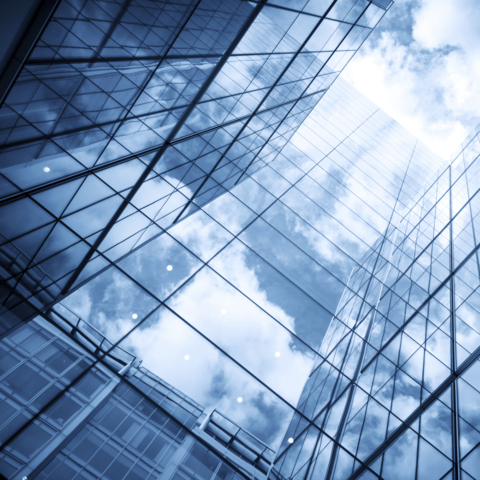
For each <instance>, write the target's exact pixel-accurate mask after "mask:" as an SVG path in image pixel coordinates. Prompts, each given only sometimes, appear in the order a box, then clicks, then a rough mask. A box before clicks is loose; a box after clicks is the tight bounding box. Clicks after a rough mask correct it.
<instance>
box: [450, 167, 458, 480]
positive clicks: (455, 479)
mask: <svg viewBox="0 0 480 480" xmlns="http://www.w3.org/2000/svg"><path fill="white" fill-rule="evenodd" d="M448 178H449V194H448V195H449V198H448V200H449V220H450V227H449V232H450V275H451V277H450V322H451V323H450V336H451V340H450V345H451V347H450V365H451V369H452V373H453V374H455V371H456V368H457V345H456V341H455V338H456V328H455V280H454V277H453V269H454V251H453V222H452V217H453V208H452V201H453V198H452V166H451V165H450V166H449V168H448ZM451 395H452V409H453V413H452V436H453V438H452V460H453V480H460V455H459V453H460V448H459V440H458V432H459V422H458V392H457V381H456V380H455V381H454V382H453V383H452V393H451Z"/></svg>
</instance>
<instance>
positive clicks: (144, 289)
mask: <svg viewBox="0 0 480 480" xmlns="http://www.w3.org/2000/svg"><path fill="white" fill-rule="evenodd" d="M312 168H313V167H312ZM305 175H306V174H305ZM267 208H269V207H267ZM262 213H263V212H262ZM260 215H261V214H260ZM260 215H258V216H260ZM255 220H256V218H255V219H254V220H253V221H255ZM253 221H252V222H253ZM252 222H250V224H251V223H252ZM250 224H248V225H247V226H246V227H245V228H244V230H245V229H246V228H248V226H249V225H250ZM242 231H243V230H242ZM240 233H241V232H239V233H238V234H237V236H238V235H240ZM157 237H158V236H157ZM157 237H153V238H152V239H151V240H149V241H152V240H153V239H154V238H157ZM234 238H236V237H234ZM232 241H233V239H232ZM229 244H230V242H229ZM229 244H227V245H226V246H225V247H224V248H226V247H227V246H228V245H229ZM187 250H188V249H187ZM222 250H223V249H222ZM222 250H220V251H222ZM220 251H219V252H218V253H217V255H218V254H219V253H220ZM190 253H192V254H193V252H190ZM193 255H194V254H193ZM118 261H120V259H119V260H118ZM202 263H204V262H202ZM204 266H205V263H204ZM204 266H203V267H201V268H204ZM107 268H108V267H107ZM201 268H200V269H201ZM209 268H210V267H209ZM200 269H199V270H198V271H200ZM104 270H105V269H104ZM121 271H122V273H123V274H125V275H126V276H127V277H128V278H129V279H130V280H131V281H133V282H134V283H135V284H136V285H137V286H138V287H140V288H141V289H142V290H143V291H145V292H146V293H148V295H149V296H152V294H151V293H150V292H149V291H148V290H147V289H146V288H145V287H144V286H143V285H141V284H139V283H137V282H136V281H135V280H134V279H133V278H131V277H130V276H129V275H128V273H126V272H125V271H124V270H121ZM198 271H197V272H196V273H198ZM277 271H278V270H277ZM99 273H100V272H99ZM97 275H98V274H97ZM217 275H218V273H217ZM191 278H192V277H190V278H189V279H187V280H186V281H185V282H184V283H183V284H182V285H180V286H179V287H178V288H177V289H176V290H175V291H174V292H172V293H171V294H170V295H169V297H168V298H170V297H171V296H173V295H174V294H175V293H176V292H177V291H178V290H179V289H180V288H181V287H182V286H183V285H184V284H185V283H186V282H188V281H189V280H190V279H191ZM221 278H223V277H221ZM227 282H228V281H227ZM228 283H230V282H228ZM77 288H79V286H77V287H76V288H75V289H77ZM234 288H235V287H234ZM298 288H299V287H298ZM168 298H167V299H165V300H164V301H163V302H161V301H160V305H162V304H163V305H164V306H165V307H166V308H167V309H169V310H171V309H170V308H169V307H168V306H167V305H165V303H164V302H166V301H167V300H168ZM247 298H248V297H247ZM157 300H158V299H157ZM250 301H251V300H250ZM315 302H316V301H315ZM316 303H318V302H316ZM158 308H159V307H157V309H158ZM157 309H155V310H154V311H156V310H157ZM171 311H172V312H173V313H174V314H175V315H176V316H177V317H178V318H180V319H181V320H182V321H184V322H185V323H186V324H187V325H188V326H190V327H191V328H192V329H194V330H195V331H197V333H199V334H200V335H201V336H202V337H204V338H205V339H206V340H207V341H208V342H209V343H211V344H213V345H214V346H215V347H216V348H217V349H219V350H220V351H221V352H222V353H224V354H225V355H226V356H227V357H228V358H230V359H231V360H232V361H234V362H235V363H236V364H237V365H240V367H241V368H242V369H244V370H246V371H247V373H248V374H249V375H251V376H252V377H253V378H255V379H256V380H257V381H259V382H260V383H262V385H264V384H263V382H261V381H260V380H259V379H257V378H256V377H255V376H254V375H253V374H251V373H250V372H249V371H248V370H247V369H246V368H245V367H243V366H242V365H241V364H239V363H238V362H236V361H235V360H234V359H232V358H231V357H230V356H229V355H228V354H227V353H226V352H224V351H223V350H222V349H221V348H219V347H218V346H217V345H216V344H215V343H213V342H212V341H211V340H210V339H208V337H205V336H204V335H203V334H202V333H201V332H199V331H198V330H196V328H195V327H193V326H192V325H191V324H190V323H189V322H187V321H186V320H184V319H183V318H182V317H180V316H179V315H178V314H177V313H175V312H174V311H173V310H171ZM152 313H153V312H151V313H150V314H149V315H148V316H147V317H146V318H145V319H143V320H142V322H140V323H138V324H137V325H136V326H135V327H134V328H133V329H136V328H138V326H139V325H140V324H142V323H143V322H144V321H146V319H147V318H149V317H150V315H152ZM284 328H285V327H284ZM133 329H132V330H131V331H133ZM131 331H130V332H131ZM130 332H129V333H130ZM289 333H292V332H289ZM127 335H128V334H127ZM293 335H294V334H293ZM125 336H126V335H125ZM294 336H296V335H294ZM297 338H298V337H297ZM122 340H123V338H122V339H120V340H119V341H118V342H117V343H116V345H117V344H119V343H120V342H121V341H122ZM299 340H300V341H301V342H302V343H304V342H303V340H301V339H299ZM112 348H113V347H112ZM309 348H310V347H309ZM317 355H318V354H317ZM334 368H335V367H334ZM264 386H265V387H266V388H267V389H269V390H270V391H272V393H273V394H274V395H276V396H278V394H276V393H275V392H274V391H273V390H271V389H270V388H269V387H268V386H266V385H264ZM278 397H279V396H278ZM279 398H280V399H281V400H282V401H283V402H285V400H283V398H282V397H279ZM285 403H286V402H285ZM287 405H288V403H287ZM289 406H290V407H292V406H291V405H289ZM292 408H293V409H294V410H296V409H295V408H294V407H292Z"/></svg>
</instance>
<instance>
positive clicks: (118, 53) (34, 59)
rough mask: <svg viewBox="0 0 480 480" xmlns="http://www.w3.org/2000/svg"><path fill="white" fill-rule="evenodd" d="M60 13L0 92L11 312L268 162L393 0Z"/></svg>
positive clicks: (4, 272) (0, 240)
mask: <svg viewBox="0 0 480 480" xmlns="http://www.w3.org/2000/svg"><path fill="white" fill-rule="evenodd" d="M51 3H52V5H55V8H54V9H53V10H52V12H51V16H50V18H49V20H48V22H47V23H46V26H45V28H44V29H43V31H42V32H41V34H40V35H39V38H38V40H37V41H36V43H34V44H33V45H30V47H31V51H30V54H29V55H28V57H27V58H26V59H25V60H24V61H23V63H22V65H21V69H19V72H18V75H17V77H16V79H15V81H14V82H13V83H12V85H11V86H10V88H9V89H8V90H6V91H2V92H0V93H1V96H2V99H1V100H2V104H1V108H0V118H1V123H0V125H1V127H0V129H1V130H0V131H1V134H0V142H1V149H0V229H1V236H0V255H1V257H0V262H1V263H0V265H1V270H0V271H1V280H2V283H3V284H4V287H3V288H4V292H5V293H4V296H5V300H3V303H4V305H5V306H6V308H7V309H9V310H12V308H14V306H16V305H18V299H17V297H15V293H17V294H19V295H20V296H21V297H22V298H24V299H28V301H29V307H34V308H39V309H43V308H44V307H45V306H47V305H51V304H52V303H54V302H55V301H56V300H57V299H59V298H60V297H61V296H63V295H65V294H66V293H68V291H70V289H71V288H72V287H74V286H76V285H78V284H80V283H81V282H83V281H85V280H86V279H88V278H90V277H91V276H92V275H93V274H95V273H97V272H99V271H100V270H102V269H104V268H106V267H108V266H109V265H111V263H112V262H115V261H116V260H118V259H119V258H121V257H122V256H124V255H125V254H127V253H128V252H130V251H131V250H132V249H133V248H135V247H137V246H139V245H140V244H142V243H144V242H146V241H147V240H148V239H150V238H152V237H154V236H156V235H159V234H161V233H162V232H164V231H165V229H167V228H168V227H170V226H171V225H172V224H175V223H176V222H178V221H179V220H180V219H182V218H184V217H186V216H188V215H189V214H191V213H192V212H194V211H196V210H198V209H199V208H200V207H201V206H202V205H204V204H206V203H208V202H209V201H211V200H212V199H213V198H215V197H217V196H219V195H221V194H223V193H224V192H226V191H228V190H229V189H231V188H232V187H233V185H235V184H237V183H239V182H241V181H243V180H244V178H245V177H244V173H245V170H246V169H247V168H248V167H250V166H252V165H256V166H257V168H258V167H260V166H261V165H263V164H264V163H268V162H270V161H272V160H273V159H274V158H275V157H276V155H277V154H278V152H279V150H280V149H281V148H282V147H283V146H284V145H285V144H286V143H287V141H288V140H289V138H290V137H291V136H292V134H293V133H294V132H295V130H296V129H297V128H298V126H299V125H300V124H301V122H302V121H303V120H304V118H305V117H306V116H307V115H308V114H309V113H310V112H311V110H312V108H313V107H314V106H315V105H316V103H317V102H318V101H319V99H320V98H321V97H322V96H323V94H324V93H325V91H326V89H327V88H328V87H329V85H330V84H331V83H332V82H333V80H334V79H335V78H336V76H337V75H338V73H339V72H340V71H341V70H342V68H343V67H344V66H345V64H346V63H347V62H348V60H349V59H350V58H351V57H352V55H353V54H354V52H355V51H356V50H357V49H358V47H359V46H360V45H361V43H362V42H363V41H364V40H365V38H366V37H367V36H368V34H369V33H370V32H371V30H372V28H373V27H374V26H375V25H376V23H377V22H378V21H379V20H380V18H381V17H382V16H383V14H384V13H385V9H386V8H387V6H388V3H390V2H382V1H376V2H374V3H371V2H370V1H369V0H329V1H317V0H311V1H302V2H295V3H294V4H291V3H290V2H284V1H280V0H279V1H272V2H266V1H262V2H255V1H249V2H247V1H242V0H218V1H217V0H215V1H214V0H195V1H193V0H185V1H180V0H178V1H175V0H172V1H160V0H156V1H148V2H143V1H137V0H117V1H108V2H102V1H97V0H79V1H73V0H61V1H59V2H57V3H55V2H51ZM29 307H24V308H23V310H28V308H29ZM16 316H20V317H24V313H22V312H20V308H19V307H17V313H15V314H13V315H12V316H11V318H10V319H9V321H10V322H15V317H16Z"/></svg>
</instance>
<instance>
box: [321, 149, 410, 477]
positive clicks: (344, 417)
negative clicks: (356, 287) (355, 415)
mask: <svg viewBox="0 0 480 480" xmlns="http://www.w3.org/2000/svg"><path fill="white" fill-rule="evenodd" d="M416 145H417V144H416V143H415V146H414V147H413V151H412V154H411V156H410V160H409V163H408V165H407V168H406V170H405V174H404V177H403V180H402V185H401V186H400V189H399V192H398V195H397V201H398V198H399V197H400V194H401V192H402V186H403V182H405V178H406V176H407V171H408V168H409V166H410V163H411V161H412V158H413V155H414V153H415V148H416ZM395 203H396V202H395ZM395 207H396V204H395V206H394V208H393V210H392V213H391V216H390V221H389V224H390V223H391V222H392V219H393V214H394V212H395ZM387 231H388V227H387ZM385 240H386V235H385V234H384V235H383V240H382V243H381V245H380V248H379V252H381V250H382V248H383V245H384V243H385ZM392 254H393V251H391V252H390V255H392ZM380 256H381V255H380V253H378V254H377V258H376V259H375V265H374V267H373V271H375V268H376V265H377V262H378V259H379V257H380ZM388 270H389V269H387V270H386V271H385V273H384V279H383V282H381V284H382V286H381V288H380V290H379V292H378V294H376V295H375V297H376V304H377V305H378V303H379V302H380V299H381V296H382V295H381V292H382V289H383V288H384V282H385V279H386V278H387V275H388ZM372 278H373V274H372V276H371V277H370V280H369V286H368V288H367V290H366V292H365V294H364V298H365V297H366V295H367V292H368V291H369V289H370V282H371V279H372ZM374 318H375V315H372V316H371V318H370V319H369V321H368V322H369V323H368V326H367V331H366V332H365V336H364V340H363V343H362V346H361V351H360V355H359V358H358V361H357V366H356V369H355V373H354V375H353V379H352V380H353V382H352V383H353V384H352V386H351V387H350V392H349V393H348V398H347V401H346V404H345V407H344V410H343V414H342V417H341V420H340V423H339V426H338V429H337V432H336V435H335V438H336V440H338V443H340V441H341V439H342V437H343V434H344V432H345V427H346V424H347V420H348V415H349V413H350V410H351V408H352V404H353V398H354V390H355V386H356V384H357V382H358V378H359V376H360V375H361V373H362V363H363V361H364V358H365V352H366V349H367V344H368V338H369V337H370V333H371V331H372V328H373V320H374ZM392 398H393V395H392ZM337 457H338V448H337V446H336V445H334V447H333V450H332V453H331V456H330V462H329V465H328V470H327V473H326V475H325V479H326V480H330V479H331V478H332V475H333V474H334V470H335V467H336V462H337Z"/></svg>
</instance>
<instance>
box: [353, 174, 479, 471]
mask: <svg viewBox="0 0 480 480" xmlns="http://www.w3.org/2000/svg"><path fill="white" fill-rule="evenodd" d="M450 175H451V170H450ZM450 179H451V176H450ZM449 197H450V200H451V188H450V189H449ZM451 216H452V203H451V202H450V217H451ZM449 230H450V252H451V254H450V271H451V274H450V276H449V278H448V280H447V281H446V282H445V284H446V283H447V282H448V281H450V308H451V313H450V322H451V362H452V367H451V368H452V373H451V374H450V375H449V376H448V377H447V378H446V379H445V380H444V382H442V384H441V385H440V386H439V387H437V389H435V391H434V392H432V393H431V395H430V396H428V397H427V398H426V399H425V401H424V402H422V403H421V404H420V406H419V407H417V409H416V410H415V411H414V412H412V414H411V415H410V416H409V417H408V418H407V419H406V420H405V422H404V424H402V425H400V427H398V428H397V429H396V430H395V431H394V432H393V433H392V435H391V438H388V439H387V440H386V441H385V442H384V443H383V444H382V445H380V446H379V447H378V448H377V449H376V450H375V451H374V452H373V453H372V454H371V455H370V457H369V458H368V459H366V460H365V463H369V464H371V463H373V462H374V461H375V460H376V459H377V458H378V457H379V456H380V455H382V454H383V453H384V452H385V451H386V450H387V448H388V447H389V446H390V445H391V444H393V443H394V441H395V440H396V439H398V438H399V437H400V436H401V435H402V434H403V433H404V432H405V431H406V430H407V428H409V427H410V425H412V424H413V423H414V422H415V421H416V420H417V419H418V418H419V417H420V416H421V414H422V413H423V412H424V411H425V410H427V408H428V407H429V406H430V405H432V404H433V403H434V402H435V401H436V400H437V399H438V398H439V397H440V396H441V395H442V394H443V393H444V392H445V391H447V389H448V388H449V387H450V386H451V387H452V397H451V400H452V435H453V439H452V440H453V441H452V449H453V451H452V454H453V465H454V470H453V472H454V478H455V479H458V478H460V470H459V469H460V466H459V461H460V457H459V452H460V450H459V423H458V422H459V420H458V414H459V411H458V392H457V388H456V383H457V379H458V378H459V377H460V376H461V375H462V374H463V373H464V372H465V371H466V370H467V369H468V367H470V366H471V365H472V364H473V363H475V362H476V361H477V359H479V358H480V347H479V348H477V349H476V350H475V351H474V352H473V353H472V354H470V356H469V357H468V358H467V359H466V360H465V361H464V362H462V364H461V365H460V367H459V368H457V365H456V362H457V360H456V338H455V335H456V332H455V310H454V308H455V295H454V273H456V272H457V271H458V270H459V268H461V266H463V264H464V263H466V262H465V260H464V261H462V262H461V264H460V265H459V266H458V267H457V268H456V269H454V267H453V266H454V258H453V238H452V234H453V229H452V222H450V225H449ZM477 251H478V246H477V247H476V248H475V249H474V250H473V251H472V252H471V253H470V255H469V256H468V258H470V257H471V256H472V255H473V254H474V253H475V254H477ZM363 471H364V470H362V468H360V469H359V471H358V472H354V474H353V475H352V476H351V477H349V480H350V479H352V480H353V479H356V478H358V477H359V476H360V474H361V473H362V472H363Z"/></svg>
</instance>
